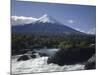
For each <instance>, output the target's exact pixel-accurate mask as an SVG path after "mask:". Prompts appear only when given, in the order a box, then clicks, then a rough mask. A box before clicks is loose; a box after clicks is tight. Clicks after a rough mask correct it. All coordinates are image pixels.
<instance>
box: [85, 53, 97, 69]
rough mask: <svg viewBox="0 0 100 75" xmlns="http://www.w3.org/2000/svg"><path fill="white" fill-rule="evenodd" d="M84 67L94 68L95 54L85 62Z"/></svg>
mask: <svg viewBox="0 0 100 75" xmlns="http://www.w3.org/2000/svg"><path fill="white" fill-rule="evenodd" d="M85 69H87V70H89V69H96V56H95V54H94V55H93V56H92V57H91V58H90V59H89V60H88V61H87V62H86V65H85Z"/></svg>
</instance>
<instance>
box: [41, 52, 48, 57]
mask: <svg viewBox="0 0 100 75" xmlns="http://www.w3.org/2000/svg"><path fill="white" fill-rule="evenodd" d="M39 55H40V57H43V56H48V55H47V54H46V53H39Z"/></svg>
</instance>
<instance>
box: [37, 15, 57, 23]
mask: <svg viewBox="0 0 100 75" xmlns="http://www.w3.org/2000/svg"><path fill="white" fill-rule="evenodd" d="M38 22H43V23H46V22H47V23H56V20H55V19H53V18H52V17H51V16H48V15H47V14H44V15H43V16H42V17H40V18H39V19H38Z"/></svg>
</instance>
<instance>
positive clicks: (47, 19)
mask: <svg viewBox="0 0 100 75" xmlns="http://www.w3.org/2000/svg"><path fill="white" fill-rule="evenodd" d="M38 22H41V23H57V21H56V20H55V19H54V18H52V17H51V16H49V15H47V14H44V15H43V16H42V17H40V18H33V17H25V16H12V17H11V24H12V25H24V24H29V23H38Z"/></svg>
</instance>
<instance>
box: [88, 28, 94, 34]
mask: <svg viewBox="0 0 100 75" xmlns="http://www.w3.org/2000/svg"><path fill="white" fill-rule="evenodd" d="M95 33H96V28H92V29H90V30H89V31H88V34H95Z"/></svg>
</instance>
